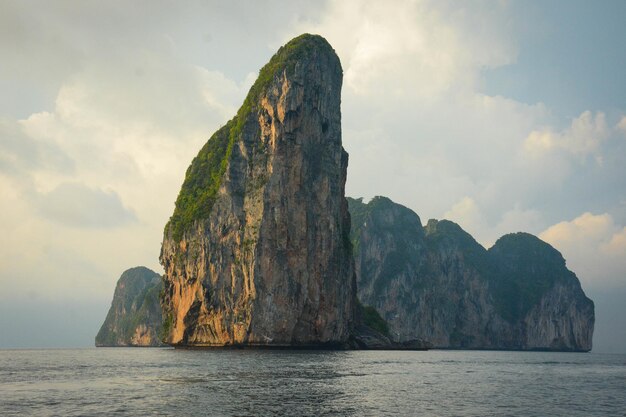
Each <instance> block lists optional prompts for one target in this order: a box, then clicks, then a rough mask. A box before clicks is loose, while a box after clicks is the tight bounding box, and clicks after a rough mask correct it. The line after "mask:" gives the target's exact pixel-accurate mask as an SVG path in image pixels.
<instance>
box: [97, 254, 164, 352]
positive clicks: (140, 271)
mask: <svg viewBox="0 0 626 417" xmlns="http://www.w3.org/2000/svg"><path fill="white" fill-rule="evenodd" d="M160 290H161V276H160V275H159V274H157V273H156V272H154V271H151V270H149V269H148V268H145V267H143V266H139V267H136V268H131V269H129V270H127V271H124V273H123V274H122V276H121V277H120V279H119V280H118V281H117V285H116V287H115V293H114V295H113V301H112V302H111V308H110V309H109V312H108V314H107V316H106V319H105V320H104V323H103V324H102V327H101V328H100V331H99V332H98V335H97V336H96V346H162V345H163V343H162V342H161V340H160V339H159V331H160V329H161V324H162V317H161V306H160V305H159V292H160Z"/></svg>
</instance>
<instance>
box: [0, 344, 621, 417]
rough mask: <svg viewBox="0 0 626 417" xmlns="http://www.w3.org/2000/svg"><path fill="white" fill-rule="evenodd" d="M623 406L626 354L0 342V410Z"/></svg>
mask: <svg viewBox="0 0 626 417" xmlns="http://www.w3.org/2000/svg"><path fill="white" fill-rule="evenodd" d="M115 415H118V416H196V415H200V416H204V415H207V416H273V415H276V416H283V415H284V416H323V415H329V416H414V415H416V416H417V415H423V416H558V415H563V416H624V415H626V355H602V354H594V353H586V354H585V353H544V352H488V351H438V350H432V351H427V352H406V351H404V352H400V351H396V352H380V351H376V352H374V351H347V352H336V351H334V352H333V351H270V350H211V351H189V350H174V349H168V348H164V349H157V348H100V349H96V348H93V349H75V350H70V349H68V350H0V416H115Z"/></svg>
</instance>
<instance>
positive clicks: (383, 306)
mask: <svg viewBox="0 0 626 417" xmlns="http://www.w3.org/2000/svg"><path fill="white" fill-rule="evenodd" d="M349 203H350V211H351V214H352V219H353V231H352V235H351V239H352V242H353V245H354V248H355V265H356V272H357V288H358V297H359V299H360V300H361V302H363V304H366V305H371V306H373V307H375V308H376V309H377V310H378V311H379V312H380V314H381V315H382V317H383V318H384V319H385V320H386V321H387V323H388V325H389V334H390V336H391V338H392V339H393V340H395V341H396V342H398V341H399V342H401V341H404V340H411V339H415V338H419V339H424V340H428V341H429V342H431V343H432V344H433V345H434V346H435V347H440V348H468V349H522V350H563V351H588V350H590V349H591V343H592V334H593V325H594V306H593V302H592V301H591V300H589V299H588V298H587V297H586V296H585V294H584V292H583V290H582V288H581V286H580V283H579V281H578V279H577V277H576V276H575V275H574V273H572V272H571V271H569V270H568V269H567V268H566V266H565V260H564V259H563V257H562V256H561V254H560V253H559V252H558V251H557V250H555V249H554V248H552V247H551V246H550V245H548V244H547V243H545V242H542V241H541V240H539V239H538V238H536V237H534V236H532V235H529V234H525V233H516V234H510V235H506V236H504V237H502V238H501V239H499V240H498V241H497V242H496V244H495V245H494V246H493V247H492V248H490V249H489V250H485V248H483V247H482V246H481V245H480V244H478V243H477V242H476V241H475V240H474V239H473V238H472V237H471V236H470V235H469V234H468V233H466V232H464V231H463V230H462V229H461V228H460V227H459V226H458V225H456V224H455V223H452V222H450V221H446V220H442V221H436V220H430V221H429V222H428V224H427V225H426V227H422V225H421V221H420V219H419V217H418V216H417V215H416V214H415V213H414V212H413V211H411V210H409V209H408V208H406V207H403V206H401V205H399V204H395V203H393V202H392V201H391V200H389V199H387V198H384V197H375V198H374V199H372V200H371V201H370V202H369V203H368V204H364V203H363V201H362V200H360V199H359V200H354V199H349Z"/></svg>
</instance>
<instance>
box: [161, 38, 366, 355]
mask: <svg viewBox="0 0 626 417" xmlns="http://www.w3.org/2000/svg"><path fill="white" fill-rule="evenodd" d="M341 83H342V69H341V65H340V62H339V59H338V57H337V56H336V54H335V52H334V51H333V49H332V48H331V47H330V45H329V44H328V43H327V42H326V41H325V40H324V39H323V38H321V37H319V36H312V35H303V36H300V37H298V38H296V39H294V40H292V41H291V42H289V43H288V44H287V45H285V46H283V47H282V48H281V49H280V50H279V51H278V53H277V54H276V55H275V56H274V57H273V58H272V60H271V61H270V62H269V63H268V64H267V65H266V66H265V67H264V68H263V69H262V70H261V72H260V74H259V79H258V80H257V82H256V83H255V84H254V86H253V87H252V89H251V90H250V93H249V95H248V97H247V98H246V101H245V102H244V105H243V106H242V108H241V109H240V110H239V112H238V113H237V115H236V116H235V118H233V119H232V120H231V121H230V122H228V123H227V125H226V126H224V127H223V128H222V129H220V130H219V131H218V132H216V133H215V134H214V135H213V137H212V138H211V139H210V140H209V142H208V143H207V145H205V147H204V148H203V149H202V150H201V151H200V153H199V155H198V157H196V158H195V159H194V161H193V162H192V164H191V166H190V167H189V170H188V171H187V176H186V178H185V183H184V184H183V187H182V190H181V193H180V195H179V197H178V200H177V202H176V211H175V212H174V215H173V216H172V218H171V219H170V222H169V223H168V225H167V226H166V229H165V236H164V240H163V245H162V251H161V257H160V259H161V263H162V264H163V266H164V268H165V271H166V275H165V280H164V285H165V289H164V295H163V297H162V300H161V302H162V306H163V310H164V317H165V322H164V327H165V333H166V334H167V336H166V341H167V342H168V343H170V344H174V345H188V346H223V345H237V344H242V345H273V346H296V345H311V346H314V345H323V344H329V345H332V344H341V343H344V342H345V341H346V340H347V338H348V336H349V332H350V329H351V325H352V320H353V310H354V303H355V282H354V270H353V260H352V253H351V247H350V241H349V233H350V232H349V231H350V217H349V213H348V207H347V201H346V199H345V197H344V186H345V181H346V169H347V164H348V155H347V153H346V152H345V151H344V150H343V148H342V145H341V115H340V93H341Z"/></svg>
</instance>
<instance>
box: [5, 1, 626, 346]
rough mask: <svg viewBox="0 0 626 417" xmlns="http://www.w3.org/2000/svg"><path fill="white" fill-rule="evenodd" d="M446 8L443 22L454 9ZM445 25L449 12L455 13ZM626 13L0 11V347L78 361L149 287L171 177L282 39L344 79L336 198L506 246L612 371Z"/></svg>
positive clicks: (162, 7)
mask: <svg viewBox="0 0 626 417" xmlns="http://www.w3.org/2000/svg"><path fill="white" fill-rule="evenodd" d="M459 5H461V6H459ZM459 7H460V8H459ZM625 21H626V2H624V1H621V0H615V1H609V0H605V1H598V2H589V1H552V0H548V1H504V0H501V1H472V2H452V1H440V0H438V1H435V0H432V1H428V0H413V1H393V2H391V1H390V2H381V1H356V0H347V1H346V0H342V1H329V2H326V3H324V2H303V1H301V2H297V1H290V2H278V1H264V2H256V1H249V2H218V1H198V2H191V1H189V2H173V1H171V2H169V1H168V2H166V1H162V2H155V1H149V2H148V1H133V2H128V1H108V2H95V1H24V0H4V1H2V2H0V91H2V94H1V95H0V192H1V198H2V204H1V206H0V236H1V238H2V242H1V244H2V250H1V251H0V288H1V290H0V347H61V346H70V347H71V346H91V345H93V338H94V336H95V334H96V333H97V331H98V328H99V326H100V324H101V322H102V321H103V320H104V317H105V315H106V311H107V309H108V307H109V304H110V301H111V297H112V295H113V289H114V287H115V283H116V281H117V279H118V278H119V276H120V274H121V273H122V272H123V271H124V270H125V269H127V268H130V267H133V266H137V265H145V266H147V267H149V268H152V269H154V270H155V271H158V272H162V269H161V267H160V265H159V263H158V255H159V250H160V244H161V240H162V233H163V226H164V225H165V223H166V222H167V220H168V218H169V216H170V215H171V213H172V211H173V208H174V200H175V199H176V196H177V193H178V190H179V187H180V185H181V183H182V180H183V176H184V172H185V170H186V168H187V166H188V165H189V163H190V161H191V159H192V158H193V156H195V154H196V153H197V151H198V150H199V149H200V147H201V146H202V145H203V144H204V143H205V142H206V140H207V139H208V138H209V137H210V135H211V134H212V132H213V131H215V130H216V129H217V128H218V127H219V126H221V125H222V124H223V123H224V122H225V121H227V120H228V119H230V118H231V117H232V116H233V115H234V114H235V112H236V110H237V108H238V107H239V105H240V104H241V102H242V101H243V98H244V97H245V94H246V93H247V90H248V89H249V87H250V86H251V85H252V83H253V81H254V79H255V77H256V75H257V73H258V70H259V69H260V68H261V67H262V66H263V64H264V63H266V62H267V61H268V60H269V58H270V57H271V56H272V55H273V53H274V52H275V51H276V50H277V49H278V47H279V46H280V45H282V44H284V43H285V42H286V41H288V40H289V39H291V38H292V37H294V36H297V35H299V34H301V33H303V32H310V33H318V34H320V35H322V36H324V37H326V39H328V41H329V42H330V43H331V44H332V45H333V47H334V48H335V50H336V51H337V53H338V55H339V57H340V59H341V62H342V65H343V69H344V88H343V96H342V112H343V141H344V147H345V148H346V150H347V151H348V153H349V154H350V163H349V168H348V184H347V193H348V195H350V196H354V197H365V198H366V199H367V198H370V197H373V196H375V195H385V196H388V197H390V198H391V199H393V200H395V201H396V202H399V203H401V204H404V205H406V206H408V207H410V208H412V209H413V210H415V211H416V212H417V213H418V214H419V215H420V217H421V218H422V221H423V223H425V222H426V220H428V219H429V218H439V219H440V218H448V219H451V220H454V221H456V222H458V223H459V224H460V225H461V226H462V227H463V228H464V229H465V230H467V231H468V232H470V233H472V234H473V235H474V236H475V237H476V239H477V240H478V241H479V242H481V243H482V244H483V245H485V246H486V247H489V246H491V245H492V244H493V243H494V242H495V240H496V239H497V238H498V237H499V236H501V235H502V234H505V233H509V232H516V231H527V232H530V233H534V234H536V235H538V236H540V237H541V238H542V239H544V240H546V241H547V242H549V243H551V244H552V245H553V246H555V247H556V248H557V249H558V250H559V251H561V252H562V253H563V255H564V256H565V258H566V259H567V264H568V267H569V268H570V269H572V270H573V271H574V272H575V273H576V274H577V275H578V277H579V278H580V280H581V282H582V285H583V289H584V290H585V292H586V293H587V294H588V295H589V296H590V297H591V298H592V299H594V301H595V302H596V317H597V321H596V334H595V337H594V351H598V352H626V77H625V76H624V68H626V48H625V47H624V39H626V26H625V25H624V22H625Z"/></svg>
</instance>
